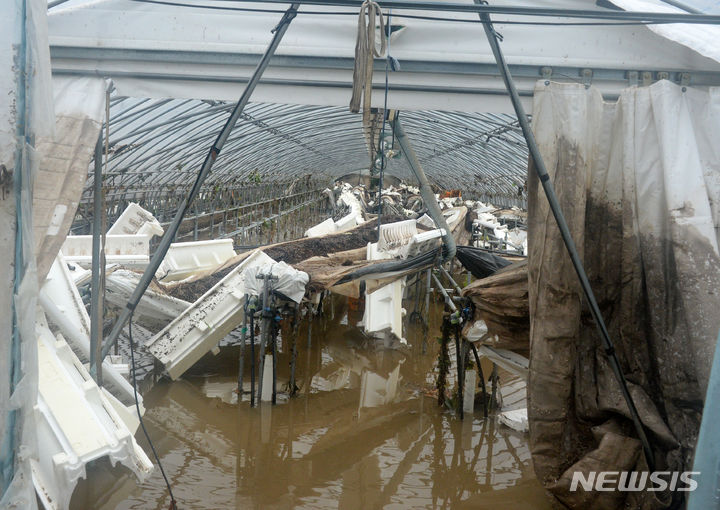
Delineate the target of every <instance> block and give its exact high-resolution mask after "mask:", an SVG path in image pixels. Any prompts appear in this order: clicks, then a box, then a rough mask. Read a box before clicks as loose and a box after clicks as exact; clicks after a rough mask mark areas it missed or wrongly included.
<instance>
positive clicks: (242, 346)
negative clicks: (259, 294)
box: [237, 294, 248, 405]
mask: <svg viewBox="0 0 720 510" xmlns="http://www.w3.org/2000/svg"><path fill="white" fill-rule="evenodd" d="M247 310H248V295H247V294H245V304H244V305H243V323H242V329H241V330H240V356H239V359H240V365H239V366H238V387H237V392H238V405H240V402H242V397H243V375H244V371H245V339H246V338H247Z"/></svg>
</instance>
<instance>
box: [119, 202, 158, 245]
mask: <svg viewBox="0 0 720 510" xmlns="http://www.w3.org/2000/svg"><path fill="white" fill-rule="evenodd" d="M163 232H165V230H164V229H163V228H162V226H161V225H160V222H159V221H158V220H157V218H155V216H153V215H152V213H151V212H149V211H146V210H145V209H143V208H142V207H140V206H139V205H138V204H136V203H134V202H130V203H129V204H128V206H127V207H126V208H125V210H124V211H123V213H122V214H121V215H120V217H119V218H118V219H117V220H115V223H113V225H112V227H110V228H109V229H108V231H107V235H135V234H145V235H149V236H151V237H152V236H161V235H163Z"/></svg>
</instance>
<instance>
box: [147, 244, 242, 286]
mask: <svg viewBox="0 0 720 510" xmlns="http://www.w3.org/2000/svg"><path fill="white" fill-rule="evenodd" d="M235 255H237V254H236V253H235V250H234V249H233V240H232V239H213V240H210V241H191V242H188V243H173V244H171V245H170V248H169V249H168V252H167V253H166V254H165V258H164V259H163V261H162V264H160V267H159V268H158V270H157V272H156V273H155V277H156V278H158V279H159V280H161V281H162V282H174V281H178V280H184V279H185V278H187V277H189V276H192V275H197V274H201V273H206V272H212V271H214V270H215V269H217V268H219V267H220V266H222V265H223V264H224V263H225V262H227V261H228V260H230V259H231V258H233V257H234V256H235Z"/></svg>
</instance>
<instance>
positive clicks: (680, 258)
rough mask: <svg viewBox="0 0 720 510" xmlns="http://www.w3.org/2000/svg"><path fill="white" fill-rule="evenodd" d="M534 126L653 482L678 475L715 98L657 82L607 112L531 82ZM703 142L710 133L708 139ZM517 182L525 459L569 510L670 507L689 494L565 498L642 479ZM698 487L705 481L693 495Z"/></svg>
mask: <svg viewBox="0 0 720 510" xmlns="http://www.w3.org/2000/svg"><path fill="white" fill-rule="evenodd" d="M533 125H534V129H535V133H536V136H537V141H538V144H539V146H540V150H541V153H542V155H543V158H544V160H545V164H546V166H547V168H548V172H549V174H550V177H551V178H552V180H553V182H554V185H555V189H556V192H557V195H558V198H559V201H560V205H561V207H562V209H563V211H564V214H565V215H566V218H567V221H568V224H569V228H570V231H571V233H572V236H573V238H574V240H575V243H576V244H577V247H578V250H579V252H580V256H581V257H582V259H583V261H584V264H585V268H586V270H587V272H588V277H589V279H590V284H591V285H592V288H593V289H594V291H595V293H596V297H597V300H598V303H599V305H600V307H601V309H602V312H603V315H604V317H605V321H606V323H607V326H608V329H609V332H610V336H611V338H612V339H613V341H614V342H615V348H616V350H617V356H618V358H619V360H620V365H621V368H622V370H623V372H624V373H625V375H626V377H627V380H628V384H629V388H630V393H631V394H632V396H633V399H634V401H635V404H636V406H637V407H638V410H639V413H640V416H641V418H642V421H643V423H644V425H645V427H646V429H647V430H648V432H649V439H650V441H651V443H652V447H653V450H654V451H655V456H656V462H657V467H656V469H657V470H662V471H683V470H690V469H691V466H692V455H693V449H694V446H695V441H696V439H697V433H698V427H699V425H700V419H701V413H702V406H703V398H704V394H705V388H706V385H707V379H708V373H709V369H710V363H711V360H712V359H713V351H714V347H715V338H716V336H717V333H718V327H720V314H719V313H718V312H717V310H718V309H720V293H718V292H717V289H718V288H720V259H719V257H718V248H717V246H718V241H717V232H718V231H717V227H718V218H719V217H720V216H719V214H718V213H719V207H720V168H719V165H720V163H719V162H720V157H718V156H719V155H718V152H717V150H718V149H717V144H716V143H714V142H713V141H712V140H713V136H715V135H717V133H720V91H719V90H717V89H715V90H713V89H710V91H709V92H708V91H705V90H698V89H693V88H689V87H688V88H686V87H680V86H677V85H675V84H673V83H671V82H669V81H660V82H657V83H656V84H654V85H652V86H650V87H635V88H630V89H627V90H624V91H623V92H622V93H621V95H620V98H619V99H618V101H617V103H605V102H603V99H602V96H601V94H600V92H599V91H598V90H596V89H594V88H592V87H591V88H589V89H585V88H584V87H583V86H582V85H576V84H555V83H551V84H549V85H547V86H546V85H545V84H544V83H543V82H538V85H537V88H536V90H535V98H534V106H533ZM713 133H714V134H715V135H713ZM530 174H531V177H530V179H529V184H530V188H529V265H528V269H529V300H530V317H531V338H530V342H531V354H530V377H529V384H528V388H529V408H528V415H529V420H530V446H531V450H532V455H533V461H534V465H535V472H536V474H537V476H538V478H539V479H540V480H541V482H542V483H543V484H544V486H545V487H546V488H547V489H548V490H549V492H550V493H551V494H552V495H553V496H554V497H555V498H556V499H557V500H558V501H559V502H562V503H563V504H565V505H567V506H569V507H572V508H608V509H609V508H621V507H623V505H627V506H626V507H627V508H648V509H649V508H667V507H670V506H672V505H674V504H678V503H681V499H682V497H683V495H684V494H687V493H686V492H672V493H671V492H668V491H665V492H648V491H640V492H597V491H592V492H584V491H582V489H579V491H578V492H571V491H570V490H569V488H570V481H571V479H572V476H573V473H574V472H576V471H582V472H584V473H585V474H586V475H587V474H588V473H589V472H590V471H608V470H609V471H647V466H646V464H645V460H644V457H643V455H642V453H641V447H640V443H639V441H638V440H637V439H636V435H635V431H634V429H633V427H632V423H631V421H630V419H629V418H628V416H629V413H628V409H627V406H626V403H625V401H624V400H623V398H622V396H621V394H620V388H619V385H618V383H617V381H616V380H615V378H614V376H613V374H612V372H611V369H610V366H609V365H608V360H607V357H606V355H605V353H604V351H603V349H602V348H601V344H600V339H599V337H598V335H597V333H596V329H595V325H594V324H593V322H592V319H591V317H590V314H589V311H588V308H587V306H586V303H585V302H584V299H583V297H582V293H581V290H580V286H579V284H578V281H577V276H576V274H575V271H574V270H573V267H572V265H571V262H570V258H569V256H568V255H567V252H566V249H565V247H564V245H563V243H562V240H561V238H560V234H559V231H558V228H557V226H556V223H555V220H554V218H553V216H552V214H551V213H550V211H549V206H548V203H547V200H546V199H545V196H544V194H543V191H542V188H541V186H539V182H538V179H537V177H536V176H535V173H534V170H533V169H531V172H530ZM700 483H702V481H701V482H700Z"/></svg>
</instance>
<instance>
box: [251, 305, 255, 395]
mask: <svg viewBox="0 0 720 510" xmlns="http://www.w3.org/2000/svg"><path fill="white" fill-rule="evenodd" d="M255 361H256V359H255V310H254V309H251V310H250V407H255Z"/></svg>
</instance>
